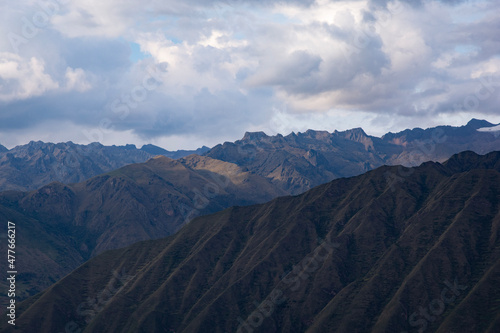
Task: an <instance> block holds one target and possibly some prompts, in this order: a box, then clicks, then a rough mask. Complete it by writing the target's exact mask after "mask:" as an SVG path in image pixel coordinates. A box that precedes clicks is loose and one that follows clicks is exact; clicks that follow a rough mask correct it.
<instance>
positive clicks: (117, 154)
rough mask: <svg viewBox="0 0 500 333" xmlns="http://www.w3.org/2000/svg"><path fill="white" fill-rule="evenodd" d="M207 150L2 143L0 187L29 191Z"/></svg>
mask: <svg viewBox="0 0 500 333" xmlns="http://www.w3.org/2000/svg"><path fill="white" fill-rule="evenodd" d="M207 150H208V148H207V147H203V148H200V149H198V150H196V151H185V150H184V151H177V152H169V151H167V150H164V149H162V148H159V147H156V146H153V145H148V146H144V147H143V148H142V149H137V148H136V146H135V145H126V146H103V145H101V144H99V143H91V144H89V145H78V144H74V143H72V142H66V143H57V144H54V143H44V142H41V141H37V142H35V141H31V142H30V143H28V144H27V145H22V146H17V147H15V148H13V149H11V150H8V149H7V148H5V147H3V146H0V191H5V190H19V191H29V190H34V189H37V188H39V187H41V186H43V185H46V184H48V183H50V182H53V181H59V182H62V183H65V184H69V183H78V182H81V181H84V180H87V179H89V178H91V177H94V176H97V175H99V174H102V173H105V172H109V171H111V170H115V169H118V168H120V167H122V166H124V165H127V164H132V163H142V162H146V161H147V160H149V159H150V158H152V157H154V156H156V155H165V156H168V157H172V158H180V157H184V156H187V155H190V154H192V153H196V152H198V153H200V154H202V153H203V152H205V151H207Z"/></svg>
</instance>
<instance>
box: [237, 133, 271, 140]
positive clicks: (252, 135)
mask: <svg viewBox="0 0 500 333" xmlns="http://www.w3.org/2000/svg"><path fill="white" fill-rule="evenodd" d="M268 137H269V136H268V135H267V134H266V133H264V132H262V131H259V132H245V135H244V136H243V139H241V140H242V141H251V140H254V141H255V140H261V139H263V138H268Z"/></svg>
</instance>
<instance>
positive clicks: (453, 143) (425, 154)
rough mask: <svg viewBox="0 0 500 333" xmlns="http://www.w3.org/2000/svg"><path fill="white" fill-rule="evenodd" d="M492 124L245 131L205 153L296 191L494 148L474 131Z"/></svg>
mask: <svg viewBox="0 0 500 333" xmlns="http://www.w3.org/2000/svg"><path fill="white" fill-rule="evenodd" d="M493 126H495V125H493V124H491V123H489V122H487V121H484V120H476V119H472V120H471V121H470V122H469V123H468V124H467V125H465V126H461V127H451V126H438V127H435V128H429V129H425V130H424V129H420V128H415V129H412V130H405V131H402V132H399V133H388V134H386V135H384V136H383V137H382V138H377V137H374V136H370V135H367V134H366V133H365V132H364V131H363V129H361V128H356V129H352V130H347V131H343V132H337V131H334V132H333V133H329V132H326V131H313V130H308V131H306V132H305V133H297V134H295V133H291V134H290V135H287V136H282V135H280V134H278V135H276V136H268V135H266V134H265V133H264V132H256V133H246V134H245V136H244V137H243V138H242V139H241V140H238V141H236V142H234V143H232V142H225V143H224V144H220V145H217V146H215V147H214V148H212V149H211V150H210V151H208V152H207V153H205V155H206V156H209V157H212V158H214V159H219V160H222V161H226V162H231V163H235V164H238V165H240V166H242V167H246V168H248V169H249V170H251V171H253V172H255V173H256V174H259V175H261V176H263V177H266V178H268V179H270V180H271V181H272V182H273V183H274V184H275V185H276V186H279V187H280V188H281V189H283V190H285V191H287V192H288V193H290V194H299V193H302V192H304V191H306V190H308V189H310V188H312V187H314V186H317V185H320V184H323V183H326V182H328V181H331V180H333V179H336V178H341V177H350V176H356V175H360V174H362V173H364V172H366V171H368V170H372V169H374V168H377V167H379V166H382V165H404V166H418V165H420V164H422V163H424V162H427V161H437V162H443V161H445V160H446V159H448V158H450V157H451V156H452V155H453V154H456V153H459V152H462V151H465V150H471V151H474V152H476V153H478V154H485V153H488V152H491V151H495V150H500V137H499V136H498V135H496V136H495V135H494V134H493V133H488V132H480V131H478V129H480V128H485V127H493Z"/></svg>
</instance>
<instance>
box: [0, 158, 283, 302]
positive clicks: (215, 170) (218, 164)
mask: <svg viewBox="0 0 500 333" xmlns="http://www.w3.org/2000/svg"><path fill="white" fill-rule="evenodd" d="M284 194H285V193H284V192H282V191H280V190H277V189H276V188H275V187H274V186H273V185H272V184H271V183H270V181H269V180H267V179H265V178H263V177H261V176H258V175H254V174H252V173H249V172H247V171H245V170H242V169H241V168H240V167H238V166H237V165H234V164H231V163H227V162H222V161H216V160H212V159H211V158H209V157H200V156H197V155H191V156H188V157H185V158H184V159H182V160H173V159H170V158H167V157H163V156H158V157H156V158H154V159H152V160H150V161H148V162H146V163H143V164H132V165H128V166H125V167H123V168H121V169H118V170H115V171H112V172H110V173H107V174H103V175H100V176H96V177H94V178H91V179H90V180H87V181H85V182H82V183H77V184H71V185H65V184H62V183H59V182H53V183H50V184H48V185H46V186H43V187H42V188H40V189H39V190H36V191H32V192H14V191H7V192H3V193H0V218H2V220H3V221H13V222H15V223H16V226H17V229H18V230H19V233H18V236H17V244H18V248H17V250H16V251H17V254H18V256H19V258H22V260H19V272H20V274H19V280H18V285H17V288H18V295H19V296H20V297H21V298H23V297H26V296H29V295H33V294H34V293H36V292H38V291H40V290H43V289H44V288H46V287H48V286H50V285H51V284H52V283H54V282H56V281H57V280H58V279H60V278H62V277H63V276H64V275H66V274H67V273H69V272H70V271H71V270H73V269H74V268H76V267H77V266H79V265H80V264H82V263H83V262H84V261H85V260H87V259H89V258H91V257H92V256H95V255H96V254H98V253H101V252H103V251H105V250H109V249H116V248H120V247H124V246H127V245H130V244H132V243H134V242H138V241H142V240H147V239H155V238H160V237H165V236H167V235H170V234H172V233H174V232H175V231H177V230H178V229H179V228H180V227H181V226H182V225H184V224H185V223H186V222H187V221H189V220H190V219H192V218H194V217H196V216H198V215H200V214H207V213H212V212H216V211H220V210H222V209H225V208H228V207H230V206H233V205H249V204H254V203H262V202H265V201H268V200H271V199H272V198H275V197H277V196H280V195H284ZM2 232H6V231H5V230H4V231H2ZM0 269H2V270H4V271H6V261H4V262H1V263H0ZM5 283H6V280H3V281H1V282H0V286H1V287H2V288H1V293H2V294H1V295H2V296H5V295H4V293H5V291H6V290H7V289H8V288H7V289H5V288H3V286H4V285H5Z"/></svg>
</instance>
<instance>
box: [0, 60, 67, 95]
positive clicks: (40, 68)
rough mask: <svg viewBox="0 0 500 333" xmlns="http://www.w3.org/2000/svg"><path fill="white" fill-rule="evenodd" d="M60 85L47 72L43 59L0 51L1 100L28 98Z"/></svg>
mask: <svg viewBox="0 0 500 333" xmlns="http://www.w3.org/2000/svg"><path fill="white" fill-rule="evenodd" d="M58 87H59V85H58V83H57V82H54V80H53V79H52V78H51V76H50V75H49V74H47V73H46V72H45V64H44V61H43V60H40V59H37V58H35V57H32V58H30V59H23V58H21V57H19V56H17V55H15V54H12V53H5V52H4V53H0V101H4V102H10V101H14V100H19V99H28V98H32V97H36V96H40V95H42V94H43V93H45V92H47V91H50V90H54V89H57V88H58Z"/></svg>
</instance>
